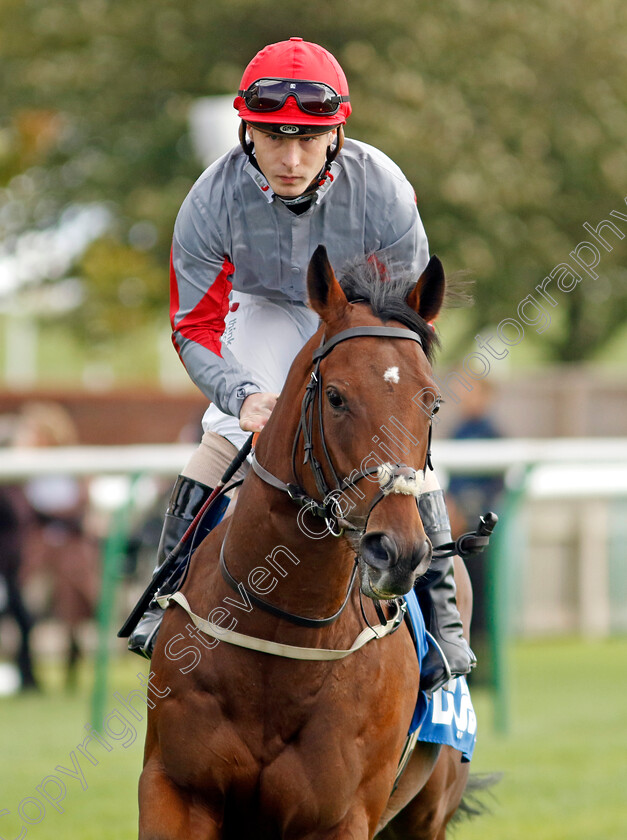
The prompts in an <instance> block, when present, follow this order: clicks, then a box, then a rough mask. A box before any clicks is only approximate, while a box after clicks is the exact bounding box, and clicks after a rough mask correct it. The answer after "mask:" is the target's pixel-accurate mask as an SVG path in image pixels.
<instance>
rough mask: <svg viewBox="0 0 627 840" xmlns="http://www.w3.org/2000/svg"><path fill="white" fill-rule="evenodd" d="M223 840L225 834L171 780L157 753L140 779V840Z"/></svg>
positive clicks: (204, 811) (204, 809)
mask: <svg viewBox="0 0 627 840" xmlns="http://www.w3.org/2000/svg"><path fill="white" fill-rule="evenodd" d="M196 837H198V838H202V840H220V838H221V837H222V830H221V828H220V826H219V823H218V821H217V820H215V819H213V818H212V816H211V814H210V813H209V812H208V811H207V809H206V808H204V807H202V806H201V805H200V804H198V803H194V802H193V800H192V798H191V797H190V796H189V795H188V794H186V793H185V792H184V791H182V790H180V789H179V788H178V787H177V785H175V784H174V782H172V780H171V779H169V778H168V777H167V775H166V774H165V772H164V770H163V765H162V763H161V759H160V757H159V756H158V755H155V754H154V753H153V754H152V755H151V757H150V758H149V759H148V760H147V762H146V763H145V765H144V769H143V771H142V774H141V776H140V779H139V840H191V838H196Z"/></svg>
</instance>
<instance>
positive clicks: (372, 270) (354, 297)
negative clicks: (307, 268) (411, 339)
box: [338, 256, 440, 362]
mask: <svg viewBox="0 0 627 840" xmlns="http://www.w3.org/2000/svg"><path fill="white" fill-rule="evenodd" d="M338 280H339V283H340V286H341V287H342V289H343V290H344V294H345V295H346V297H347V298H348V300H349V301H351V302H356V301H358V300H359V301H364V302H366V303H368V304H369V306H370V308H371V309H372V312H373V314H374V315H376V316H377V318H380V319H381V320H382V321H384V322H385V321H390V320H392V319H393V320H395V321H400V323H401V324H403V326H405V327H407V328H408V329H410V330H412V331H413V332H415V333H417V334H418V335H419V336H420V340H421V341H422V348H423V350H424V352H425V355H426V357H427V359H428V360H429V362H433V357H434V355H435V351H436V350H437V348H438V347H439V344H440V342H439V340H438V337H437V335H436V333H435V330H434V329H433V327H432V326H430V325H429V324H428V323H427V322H426V321H425V320H424V319H423V318H421V317H420V315H418V313H417V312H415V310H413V309H412V308H411V307H410V306H409V305H408V304H407V303H406V302H405V299H406V297H407V295H408V294H409V292H410V291H411V290H412V289H413V288H414V286H415V285H416V283H417V281H418V277H417V276H416V274H415V273H413V272H411V271H410V270H409V269H407V268H406V267H404V266H403V265H401V264H400V263H397V262H392V261H391V260H382V259H380V258H379V257H374V256H370V257H359V258H358V259H355V260H352V261H350V262H348V263H346V265H344V267H343V269H342V273H341V275H340V277H339V278H338Z"/></svg>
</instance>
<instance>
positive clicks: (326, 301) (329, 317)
mask: <svg viewBox="0 0 627 840" xmlns="http://www.w3.org/2000/svg"><path fill="white" fill-rule="evenodd" d="M307 292H308V295H309V305H310V306H311V308H312V309H313V310H314V311H315V312H317V313H318V315H320V317H321V318H322V320H323V321H327V322H329V321H335V320H337V319H338V318H341V316H342V315H343V314H344V311H345V310H346V307H347V306H348V300H347V299H346V295H345V294H344V291H343V290H342V287H341V286H340V284H339V283H338V282H337V279H336V277H335V274H334V273H333V269H332V268H331V263H330V262H329V257H328V256H327V249H326V248H325V247H324V245H318V247H317V248H316V250H315V251H314V252H313V256H312V257H311V260H310V261H309V269H308V271H307Z"/></svg>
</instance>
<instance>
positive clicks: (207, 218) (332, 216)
mask: <svg viewBox="0 0 627 840" xmlns="http://www.w3.org/2000/svg"><path fill="white" fill-rule="evenodd" d="M234 106H235V108H236V110H237V112H238V114H239V116H240V117H241V123H240V133H239V139H240V145H239V146H238V147H236V148H234V149H233V150H232V151H230V152H228V153H227V154H226V155H224V156H223V157H221V158H220V159H219V160H217V161H216V162H215V163H213V164H212V165H211V166H210V167H209V168H208V169H207V170H206V171H205V172H204V173H203V174H202V175H201V177H200V178H199V180H198V181H197V182H196V184H195V185H194V187H193V188H192V190H191V192H190V193H189V195H188V196H187V198H186V199H185V201H184V202H183V205H182V207H181V209H180V211H179V214H178V217H177V220H176V224H175V228H174V238H173V244H172V260H171V271H170V278H171V321H172V329H173V341H174V345H175V347H176V349H177V351H178V353H179V355H180V358H181V360H182V362H183V364H184V365H185V368H186V369H187V372H188V374H189V376H190V377H191V379H192V380H193V381H194V382H195V383H196V385H197V386H198V387H199V388H200V390H201V391H202V392H203V393H204V394H205V396H206V397H207V398H208V399H209V400H210V401H211V405H210V407H209V409H208V410H207V412H206V414H205V416H204V418H203V431H204V434H203V438H202V442H201V444H200V446H199V448H198V450H197V451H196V452H195V453H194V454H193V455H192V457H191V460H190V461H189V463H188V464H187V465H186V467H185V469H184V470H183V472H182V474H181V475H180V476H179V478H178V480H177V482H176V484H175V487H174V490H173V493H172V497H171V499H170V505H169V507H168V511H167V514H166V521H165V525H164V529H163V534H162V538H161V544H160V547H159V561H158V562H159V564H161V563H163V561H164V559H165V558H166V557H167V556H168V554H169V552H170V551H171V550H172V549H173V548H174V546H175V545H176V544H177V543H178V542H179V540H180V538H181V537H182V535H183V534H184V533H185V531H186V529H187V527H188V525H189V523H190V522H191V520H192V519H193V518H194V516H195V514H196V513H197V512H198V510H199V509H200V508H201V506H202V504H203V502H204V500H205V499H206V498H207V496H208V494H209V493H210V492H211V488H213V487H215V485H216V484H217V483H218V481H219V479H220V477H221V476H222V474H223V473H224V471H225V469H226V468H227V467H228V465H229V464H230V462H231V461H232V460H233V457H234V456H235V454H236V451H237V450H238V449H239V448H240V447H241V446H242V445H243V444H244V442H245V441H246V439H247V437H248V436H249V433H250V432H251V431H259V430H261V429H262V428H263V426H264V425H265V423H266V421H267V420H268V418H269V416H270V413H271V412H272V409H273V407H274V405H275V403H276V400H277V397H278V393H279V392H280V390H281V388H282V386H283V383H284V382H285V379H286V377H287V373H288V371H289V368H290V365H291V363H292V361H293V359H294V357H295V356H296V354H297V353H298V352H299V351H300V349H301V348H302V347H303V345H304V344H305V343H306V341H307V340H308V339H309V338H310V337H311V336H312V335H313V334H314V332H315V331H316V330H317V328H318V316H317V315H316V313H314V312H313V311H312V310H311V309H309V308H308V307H307V290H306V276H307V266H308V262H309V258H310V256H311V253H312V251H313V250H314V248H315V247H316V246H317V245H318V244H319V243H324V245H325V246H326V249H327V252H328V254H329V258H330V260H331V263H332V265H334V266H336V267H337V268H341V267H342V266H343V264H344V263H345V262H346V261H348V260H351V259H354V258H356V257H358V256H364V255H366V254H372V253H375V254H377V256H380V257H384V258H391V259H393V260H395V261H396V262H400V263H401V264H403V265H405V266H407V267H409V268H411V269H413V270H414V271H415V272H416V275H419V274H420V273H421V271H422V269H424V267H425V266H426V264H427V262H428V260H429V250H428V245H427V238H426V235H425V231H424V228H423V225H422V222H421V220H420V216H419V214H418V210H417V207H416V198H415V194H414V191H413V189H412V187H411V185H410V184H409V182H408V181H407V179H406V178H405V176H404V175H403V173H402V172H401V170H400V169H399V168H398V167H397V166H396V165H395V164H394V163H393V162H392V161H391V160H390V159H389V158H388V157H386V156H385V155H384V154H383V153H382V152H380V151H378V150H377V149H374V148H373V147H371V146H368V145H366V144H365V143H361V142H358V141H356V140H349V139H346V140H345V138H344V124H345V123H346V119H347V117H348V116H349V115H350V113H351V105H350V99H349V93H348V84H347V81H346V77H345V75H344V72H343V70H342V68H341V67H340V65H339V64H338V62H337V61H336V59H335V58H334V57H333V56H332V55H331V54H330V53H329V52H327V50H325V49H323V48H322V47H320V46H318V45H316V44H312V43H308V42H306V41H303V40H302V38H290V39H289V40H288V41H282V42H280V43H276V44H270V45H269V46H267V47H265V48H264V49H262V50H261V51H260V52H259V53H258V54H257V55H256V56H255V57H254V58H253V60H252V61H251V62H250V64H249V65H248V67H247V68H246V70H245V72H244V75H243V78H242V81H241V84H240V90H239V93H238V95H237V97H236V98H235V101H234ZM247 469H248V465H247V464H245V465H244V469H243V470H242V472H243V473H245V472H246V471H247ZM236 477H238V476H236ZM429 481H430V484H429V485H428V486H427V487H426V488H425V490H426V492H424V493H423V494H422V496H421V498H420V501H419V509H420V514H421V517H422V520H423V524H424V527H425V531H426V533H427V536H429V538H430V539H431V542H432V543H433V545H434V547H437V546H439V545H442V544H443V543H446V542H448V541H449V540H450V539H451V536H450V526H449V522H448V514H447V511H446V507H445V504H444V497H443V493H442V491H441V490H440V488H439V485H438V483H437V480H436V479H435V478H434V476H433V473H431V474H430V477H429ZM214 524H215V523H214ZM196 544H197V543H196ZM177 562H178V569H177V571H178V572H180V574H178V575H177V576H175V577H176V578H177V580H178V582H180V578H181V577H182V573H183V571H184V568H185V565H186V560H181V559H180V558H179V560H178V561H177ZM158 568H160V565H159V566H158ZM172 582H173V580H172V579H170V581H169V586H170V587H171V585H172ZM417 589H418V595H419V600H420V602H421V606H422V609H423V612H424V615H425V621H426V625H427V629H428V630H429V631H430V632H431V634H432V635H433V636H434V637H435V639H436V641H437V642H438V644H439V645H440V647H441V649H442V651H443V653H444V654H445V656H446V658H447V660H448V663H449V665H450V669H451V673H452V674H453V675H459V674H466V673H468V672H469V671H470V669H471V668H472V667H473V665H474V664H475V657H474V655H473V653H472V651H471V650H470V648H469V646H468V644H467V642H466V641H465V639H464V638H463V636H462V624H461V619H460V616H459V612H458V610H457V605H456V600H455V593H456V588H455V581H454V577H453V561H452V559H451V558H446V559H438V560H434V561H433V562H432V564H431V569H430V571H429V573H428V574H427V576H426V577H425V578H424V580H423V581H422V582H420V581H419V582H418V584H417ZM161 616H162V611H161V610H160V609H159V608H158V607H155V608H154V609H150V610H148V612H146V613H145V614H144V616H143V618H142V619H141V621H140V622H139V624H138V625H137V627H136V629H135V631H134V632H133V634H132V636H131V639H130V642H129V648H130V649H131V650H134V651H136V652H138V653H140V654H143V655H145V656H147V657H150V656H151V654H152V650H153V647H154V643H155V638H156V635H157V631H158V628H159V624H160V621H161ZM430 667H431V668H432V673H429V668H427V670H426V671H425V673H424V674H423V675H422V677H421V679H422V680H424V681H425V682H424V683H423V682H421V686H423V687H426V686H428V685H429V684H431V685H434V684H437V682H438V681H440V682H441V681H442V680H441V673H442V672H443V670H444V669H443V668H442V665H441V663H440V662H439V661H438V662H437V663H436V664H432V665H431V666H430Z"/></svg>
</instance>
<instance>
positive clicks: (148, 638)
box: [128, 475, 229, 659]
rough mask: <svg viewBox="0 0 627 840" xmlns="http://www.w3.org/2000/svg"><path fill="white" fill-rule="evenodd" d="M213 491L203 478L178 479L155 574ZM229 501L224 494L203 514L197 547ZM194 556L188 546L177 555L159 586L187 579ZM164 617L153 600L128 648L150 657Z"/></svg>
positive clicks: (170, 589) (170, 588) (175, 584)
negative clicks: (202, 481) (192, 556)
mask: <svg viewBox="0 0 627 840" xmlns="http://www.w3.org/2000/svg"><path fill="white" fill-rule="evenodd" d="M210 493H211V487H207V486H206V485H205V484H201V483H200V482H199V481H193V480H192V479H191V478H187V477H186V476H183V475H180V476H179V477H178V478H177V480H176V484H175V485H174V489H173V490H172V495H171V496H170V503H169V505H168V509H167V512H166V515H165V522H164V524H163V531H162V533H161V540H160V542H159V549H158V551H157V566H156V568H155V570H154V572H153V577H154V575H156V574H157V572H159V571H160V570H161V568H162V566H163V564H164V562H165V561H166V560H167V558H168V556H169V555H170V553H171V552H172V550H173V549H174V547H175V546H176V545H178V543H179V542H180V540H181V538H182V537H183V534H184V533H185V531H187V529H188V528H189V525H190V523H191V522H192V520H193V519H194V517H195V516H196V514H197V513H198V511H199V510H200V509H201V507H202V506H203V504H204V502H205V501H206V499H207V498H208V497H209V494H210ZM228 503H229V499H228V498H226V497H222V498H221V499H219V500H218V501H216V504H215V506H214V507H211V508H210V509H208V512H207V515H206V516H204V517H203V519H202V522H201V524H200V528H199V531H198V533H197V534H196V535H195V537H194V540H193V544H194V548H197V547H198V546H199V545H200V543H201V542H202V540H203V539H204V538H205V537H206V535H207V534H208V533H209V531H211V530H212V528H214V527H215V526H216V525H217V524H218V522H219V521H220V519H222V516H223V515H224V511H225V510H226V507H227V505H228ZM190 543H191V541H190ZM190 556H191V554H190V551H189V549H188V548H187V547H185V548H183V550H182V551H181V553H180V554H179V555H178V557H176V558H174V560H173V562H172V564H171V565H172V569H171V571H170V574H169V576H167V578H166V580H165V583H164V584H163V585H162V586H161V587H159V589H160V590H163V591H167V592H168V593H170V592H175V591H176V589H177V588H178V586H179V585H180V583H181V581H182V579H183V576H184V574H185V571H186V569H187V565H188V562H189V559H190ZM155 594H156V593H155ZM162 619H163V610H162V609H161V607H159V606H158V605H157V603H156V602H155V601H154V600H153V601H152V602H151V603H150V606H149V607H148V609H147V610H146V612H145V613H144V614H143V616H142V617H141V619H140V620H139V622H138V624H137V626H136V627H135V629H134V630H133V632H132V633H131V635H130V637H129V640H128V649H129V650H130V651H132V652H133V653H137V654H138V655H139V656H144V657H145V658H146V659H150V658H151V656H152V652H153V650H154V647H155V642H156V639H157V633H158V632H159V627H160V626H161V621H162Z"/></svg>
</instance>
